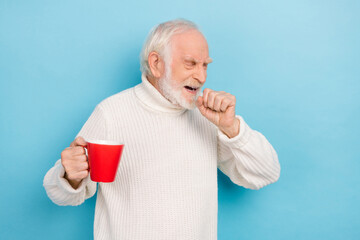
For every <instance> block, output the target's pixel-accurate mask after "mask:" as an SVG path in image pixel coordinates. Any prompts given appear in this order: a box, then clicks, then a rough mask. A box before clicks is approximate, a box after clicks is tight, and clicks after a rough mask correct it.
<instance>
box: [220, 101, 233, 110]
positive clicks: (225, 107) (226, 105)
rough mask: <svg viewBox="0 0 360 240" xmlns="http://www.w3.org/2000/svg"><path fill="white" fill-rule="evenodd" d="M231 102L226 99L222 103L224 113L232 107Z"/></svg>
mask: <svg viewBox="0 0 360 240" xmlns="http://www.w3.org/2000/svg"><path fill="white" fill-rule="evenodd" d="M230 103H231V100H230V99H228V98H225V99H224V100H223V101H222V102H221V107H220V110H221V111H222V112H226V109H227V108H228V107H229V106H230Z"/></svg>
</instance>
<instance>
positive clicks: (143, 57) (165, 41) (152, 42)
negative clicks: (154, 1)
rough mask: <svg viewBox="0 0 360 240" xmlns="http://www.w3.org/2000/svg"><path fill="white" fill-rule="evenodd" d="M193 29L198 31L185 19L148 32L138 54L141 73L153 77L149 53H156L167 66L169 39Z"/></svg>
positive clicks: (160, 25)
mask: <svg viewBox="0 0 360 240" xmlns="http://www.w3.org/2000/svg"><path fill="white" fill-rule="evenodd" d="M193 29H195V30H198V31H199V28H198V27H197V26H196V24H195V23H193V22H191V21H189V20H185V19H175V20H172V21H168V22H164V23H160V24H159V25H157V26H155V27H154V28H153V29H152V30H151V31H150V33H149V35H148V37H147V39H146V41H145V43H144V46H143V48H142V51H141V53H140V70H141V72H142V73H143V74H145V75H146V76H153V75H152V73H151V70H150V66H149V62H148V57H149V54H150V53H151V52H157V53H158V54H159V55H160V56H161V57H163V58H164V61H165V65H166V64H169V60H170V39H171V37H172V36H174V35H175V34H179V33H183V32H186V31H189V30H193Z"/></svg>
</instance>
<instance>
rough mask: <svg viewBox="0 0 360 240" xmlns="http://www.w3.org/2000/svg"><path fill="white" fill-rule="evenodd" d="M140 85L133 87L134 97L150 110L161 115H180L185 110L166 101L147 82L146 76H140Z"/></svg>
mask: <svg viewBox="0 0 360 240" xmlns="http://www.w3.org/2000/svg"><path fill="white" fill-rule="evenodd" d="M141 80H142V83H140V84H139V85H137V86H135V88H134V90H135V95H136V96H137V97H138V99H139V100H140V101H141V102H142V103H143V104H144V105H145V106H146V107H147V108H149V109H150V110H153V111H156V112H162V113H170V114H181V113H183V112H185V111H186V110H187V109H186V108H183V107H180V106H176V105H174V104H173V103H171V102H170V101H169V100H167V99H166V98H165V97H164V96H163V95H161V93H160V92H159V91H158V90H157V89H156V88H155V87H154V86H153V85H152V84H151V83H150V82H149V80H148V79H147V78H146V76H145V75H144V74H143V75H142V76H141Z"/></svg>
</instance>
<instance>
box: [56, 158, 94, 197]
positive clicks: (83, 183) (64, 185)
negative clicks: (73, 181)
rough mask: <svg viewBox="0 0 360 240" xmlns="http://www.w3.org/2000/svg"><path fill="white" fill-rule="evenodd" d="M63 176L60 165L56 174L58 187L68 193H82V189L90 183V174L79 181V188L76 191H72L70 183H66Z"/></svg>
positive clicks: (63, 171)
mask: <svg viewBox="0 0 360 240" xmlns="http://www.w3.org/2000/svg"><path fill="white" fill-rule="evenodd" d="M64 176H65V169H64V167H63V165H61V164H60V166H59V173H58V178H57V180H58V182H59V185H60V187H61V188H62V189H63V190H64V191H65V192H68V193H79V192H82V191H83V190H84V188H85V187H86V185H87V184H88V182H89V181H90V174H89V175H88V176H87V177H86V178H85V179H83V180H82V181H81V183H80V185H79V187H78V188H77V189H74V188H73V187H72V186H71V185H70V183H69V182H68V180H67V179H65V178H64Z"/></svg>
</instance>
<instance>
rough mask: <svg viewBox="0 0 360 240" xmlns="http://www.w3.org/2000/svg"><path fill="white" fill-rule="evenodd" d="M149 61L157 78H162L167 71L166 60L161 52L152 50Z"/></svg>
mask: <svg viewBox="0 0 360 240" xmlns="http://www.w3.org/2000/svg"><path fill="white" fill-rule="evenodd" d="M148 63H149V67H150V70H151V73H152V74H153V76H154V77H155V78H160V77H161V76H162V75H163V74H164V72H165V63H164V60H163V59H162V58H161V57H160V55H159V53H157V52H151V53H150V54H149V57H148Z"/></svg>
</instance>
